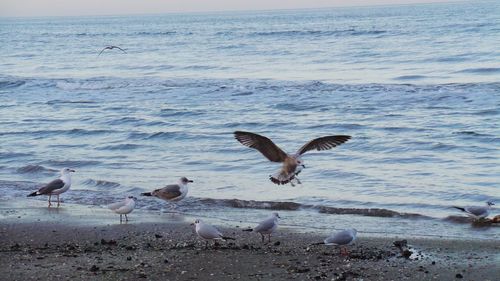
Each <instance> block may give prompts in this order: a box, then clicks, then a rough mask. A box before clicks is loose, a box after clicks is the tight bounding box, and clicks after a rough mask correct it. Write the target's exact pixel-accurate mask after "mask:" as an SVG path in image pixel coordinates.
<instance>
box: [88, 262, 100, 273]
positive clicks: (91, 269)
mask: <svg viewBox="0 0 500 281" xmlns="http://www.w3.org/2000/svg"><path fill="white" fill-rule="evenodd" d="M90 271H92V272H96V271H99V267H97V266H96V265H95V264H94V265H92V267H91V268H90Z"/></svg>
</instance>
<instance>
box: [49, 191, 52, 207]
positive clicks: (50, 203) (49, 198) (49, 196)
mask: <svg viewBox="0 0 500 281" xmlns="http://www.w3.org/2000/svg"><path fill="white" fill-rule="evenodd" d="M51 197H52V195H51V194H49V208H50V206H52V204H51V203H50V198H51Z"/></svg>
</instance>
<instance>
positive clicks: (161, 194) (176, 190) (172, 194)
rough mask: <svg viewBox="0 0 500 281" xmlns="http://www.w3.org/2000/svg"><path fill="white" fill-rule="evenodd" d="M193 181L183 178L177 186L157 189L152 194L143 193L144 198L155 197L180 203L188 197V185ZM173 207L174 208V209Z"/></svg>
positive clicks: (172, 185)
mask: <svg viewBox="0 0 500 281" xmlns="http://www.w3.org/2000/svg"><path fill="white" fill-rule="evenodd" d="M190 182H193V181H192V180H189V179H187V178H186V177H182V178H180V179H179V183H177V184H169V185H167V186H165V187H162V188H159V189H155V190H153V191H151V192H144V193H141V195H142V196H154V197H157V198H160V199H163V200H165V201H180V200H182V199H184V197H186V195H187V193H188V186H187V185H188V183H190ZM174 206H175V205H173V206H172V207H174Z"/></svg>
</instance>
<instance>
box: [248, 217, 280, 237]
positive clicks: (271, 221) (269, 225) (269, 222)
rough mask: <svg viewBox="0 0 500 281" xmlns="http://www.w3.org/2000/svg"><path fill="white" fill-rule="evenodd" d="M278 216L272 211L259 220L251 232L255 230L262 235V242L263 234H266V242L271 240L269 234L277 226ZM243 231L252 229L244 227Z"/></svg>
mask: <svg viewBox="0 0 500 281" xmlns="http://www.w3.org/2000/svg"><path fill="white" fill-rule="evenodd" d="M280 218H281V217H280V216H279V215H278V213H272V214H271V216H269V217H268V218H267V219H265V220H263V221H261V222H260V223H259V225H257V226H256V227H255V228H254V229H253V232H257V233H259V234H260V236H262V242H264V234H267V235H268V242H271V234H272V233H273V232H274V231H275V230H276V228H278V219H280ZM245 231H252V229H248V230H247V229H245Z"/></svg>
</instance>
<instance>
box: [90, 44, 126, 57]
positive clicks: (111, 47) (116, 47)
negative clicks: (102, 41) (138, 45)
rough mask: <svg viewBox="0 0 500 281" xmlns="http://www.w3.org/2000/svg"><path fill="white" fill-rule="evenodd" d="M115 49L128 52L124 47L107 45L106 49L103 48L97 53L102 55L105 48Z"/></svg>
mask: <svg viewBox="0 0 500 281" xmlns="http://www.w3.org/2000/svg"><path fill="white" fill-rule="evenodd" d="M113 49H118V50H120V51H122V52H124V53H125V54H126V53H127V52H125V50H124V49H122V48H120V47H118V46H106V47H105V48H104V49H102V50H101V52H99V55H97V56H100V55H101V54H102V52H104V50H113Z"/></svg>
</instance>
